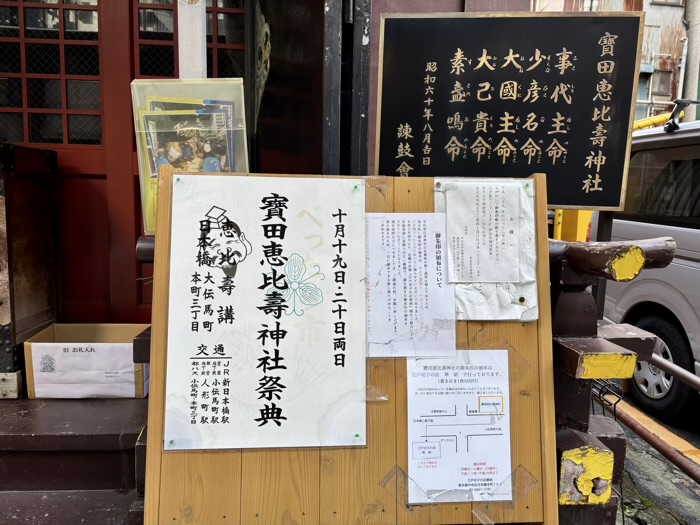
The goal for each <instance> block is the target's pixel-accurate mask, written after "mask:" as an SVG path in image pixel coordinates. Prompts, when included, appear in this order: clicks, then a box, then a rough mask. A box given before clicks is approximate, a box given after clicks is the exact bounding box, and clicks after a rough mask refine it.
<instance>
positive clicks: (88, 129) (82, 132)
mask: <svg viewBox="0 0 700 525" xmlns="http://www.w3.org/2000/svg"><path fill="white" fill-rule="evenodd" d="M68 142H69V143H70V144H102V117H97V116H93V115H68Z"/></svg>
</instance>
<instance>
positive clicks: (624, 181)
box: [374, 11, 645, 211]
mask: <svg viewBox="0 0 700 525" xmlns="http://www.w3.org/2000/svg"><path fill="white" fill-rule="evenodd" d="M644 16H645V15H644V12H627V11H622V12H613V13H599V12H589V11H585V12H571V13H568V12H567V13H540V12H527V11H520V12H503V13H406V14H382V15H381V30H380V33H379V71H378V73H377V78H378V81H379V87H378V89H377V122H376V131H375V146H374V174H375V175H379V173H378V171H379V146H380V144H379V141H380V138H381V136H380V130H381V123H382V78H383V72H384V71H383V70H384V22H385V20H386V19H387V18H593V17H595V18H610V17H615V18H622V17H629V18H639V35H638V38H637V61H636V63H635V69H634V90H633V92H632V99H631V102H630V118H629V126H628V131H627V145H626V149H625V165H624V168H623V169H624V173H623V174H622V189H621V193H620V205H619V206H568V205H565V206H562V205H559V204H551V205H550V204H548V207H549V208H550V209H562V210H598V211H622V210H623V209H624V207H625V197H626V191H627V172H628V171H629V162H630V152H631V148H632V131H633V128H634V113H635V108H636V105H637V91H638V88H639V67H640V62H641V58H642V41H643V37H644Z"/></svg>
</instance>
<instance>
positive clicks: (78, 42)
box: [0, 0, 102, 145]
mask: <svg viewBox="0 0 700 525" xmlns="http://www.w3.org/2000/svg"><path fill="white" fill-rule="evenodd" d="M9 1H10V0H3V5H2V6H0V141H9V142H29V143H48V144H84V145H99V144H101V143H102V116H101V111H102V100H101V93H100V91H101V81H100V78H99V75H100V36H99V32H98V28H99V25H98V24H99V0H13V5H11V6H7V5H6V3H7V2H9Z"/></svg>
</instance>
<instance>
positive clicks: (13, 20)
mask: <svg viewBox="0 0 700 525" xmlns="http://www.w3.org/2000/svg"><path fill="white" fill-rule="evenodd" d="M18 36H19V11H18V9H17V8H16V7H0V37H18Z"/></svg>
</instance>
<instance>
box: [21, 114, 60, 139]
mask: <svg viewBox="0 0 700 525" xmlns="http://www.w3.org/2000/svg"><path fill="white" fill-rule="evenodd" d="M29 142H39V143H49V144H60V143H61V142H63V119H62V117H61V115H45V114H42V113H30V114H29Z"/></svg>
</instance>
